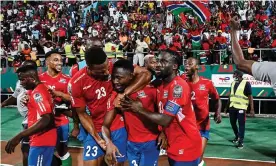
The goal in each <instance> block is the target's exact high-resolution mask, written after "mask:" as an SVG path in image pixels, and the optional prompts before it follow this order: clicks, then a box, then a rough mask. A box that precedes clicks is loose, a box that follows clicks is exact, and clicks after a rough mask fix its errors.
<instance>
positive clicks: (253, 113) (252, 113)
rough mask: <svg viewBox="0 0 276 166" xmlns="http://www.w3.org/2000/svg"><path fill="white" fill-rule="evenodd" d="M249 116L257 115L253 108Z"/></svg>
mask: <svg viewBox="0 0 276 166" xmlns="http://www.w3.org/2000/svg"><path fill="white" fill-rule="evenodd" d="M249 116H250V117H255V111H254V110H253V109H251V110H250V114H249Z"/></svg>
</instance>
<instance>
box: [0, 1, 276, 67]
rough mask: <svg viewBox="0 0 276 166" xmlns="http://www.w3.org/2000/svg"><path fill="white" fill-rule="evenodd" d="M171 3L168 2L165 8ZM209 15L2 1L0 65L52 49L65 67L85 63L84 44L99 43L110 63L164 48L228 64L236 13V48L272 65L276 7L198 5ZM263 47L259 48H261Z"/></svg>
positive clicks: (131, 4)
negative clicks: (205, 17)
mask: <svg viewBox="0 0 276 166" xmlns="http://www.w3.org/2000/svg"><path fill="white" fill-rule="evenodd" d="M170 3H171V2H170ZM200 3H202V4H203V5H204V6H205V7H206V9H207V10H208V11H209V12H210V13H211V16H210V18H209V19H208V20H207V21H205V22H203V23H202V22H200V20H199V19H198V17H196V15H195V13H194V12H193V11H190V10H181V11H178V12H177V11H175V10H174V11H172V10H169V8H168V4H167V3H166V1H162V0H158V1H134V0H128V1H35V2H34V1H26V0H25V1H13V2H11V1H5V2H3V1H2V2H1V14H0V21H1V51H0V53H1V67H2V68H4V67H8V66H9V67H16V66H19V65H20V64H21V63H22V62H23V61H24V60H26V59H32V60H34V61H36V62H37V64H38V66H44V65H45V64H44V54H45V53H47V52H48V51H51V50H57V51H59V52H60V53H61V54H62V55H64V65H65V66H72V65H73V64H75V63H77V62H78V61H81V60H83V59H84V54H85V45H86V41H87V39H90V38H92V37H96V38H99V39H100V40H101V41H102V44H103V49H104V50H105V51H106V52H107V55H108V57H109V58H127V59H130V60H131V61H133V63H134V64H138V65H140V66H143V65H144V56H146V55H147V54H157V53H158V51H160V50H163V49H170V50H172V51H175V52H178V54H179V56H181V57H183V58H184V59H186V58H187V57H190V56H194V57H197V58H198V59H199V60H200V63H201V64H229V63H232V58H231V47H230V43H231V36H230V33H229V32H230V31H231V29H230V28H229V19H228V17H229V15H233V14H238V15H239V17H240V20H241V30H240V34H239V36H238V38H239V44H240V46H241V47H242V48H243V49H244V53H245V55H246V58H247V59H253V60H256V61H275V59H276V3H275V2H274V1H226V0H221V1H210V0H202V1H200ZM260 49H262V50H260Z"/></svg>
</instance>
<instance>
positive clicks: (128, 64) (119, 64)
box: [113, 59, 134, 73]
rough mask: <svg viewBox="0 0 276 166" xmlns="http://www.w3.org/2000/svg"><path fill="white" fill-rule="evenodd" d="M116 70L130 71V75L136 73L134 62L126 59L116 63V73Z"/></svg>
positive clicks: (114, 66)
mask: <svg viewBox="0 0 276 166" xmlns="http://www.w3.org/2000/svg"><path fill="white" fill-rule="evenodd" d="M115 68H123V69H124V70H128V71H129V72H130V73H133V72H134V67H133V64H132V62H131V61H129V60H126V59H121V60H118V61H116V62H115V63H114V65H113V71H115Z"/></svg>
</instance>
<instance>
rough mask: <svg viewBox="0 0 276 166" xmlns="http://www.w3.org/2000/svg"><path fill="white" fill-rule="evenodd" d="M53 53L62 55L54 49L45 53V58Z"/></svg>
mask: <svg viewBox="0 0 276 166" xmlns="http://www.w3.org/2000/svg"><path fill="white" fill-rule="evenodd" d="M52 54H59V55H61V54H60V53H59V52H58V51H55V50H52V51H49V52H47V53H46V54H45V59H47V58H48V57H50V56H51V55H52Z"/></svg>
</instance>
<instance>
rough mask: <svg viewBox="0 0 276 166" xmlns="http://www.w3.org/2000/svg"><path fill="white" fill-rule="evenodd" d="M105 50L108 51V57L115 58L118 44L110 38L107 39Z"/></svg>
mask: <svg viewBox="0 0 276 166" xmlns="http://www.w3.org/2000/svg"><path fill="white" fill-rule="evenodd" d="M104 52H105V53H106V55H107V58H109V59H112V58H115V52H116V45H115V44H113V43H111V40H110V39H106V43H105V45H104Z"/></svg>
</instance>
